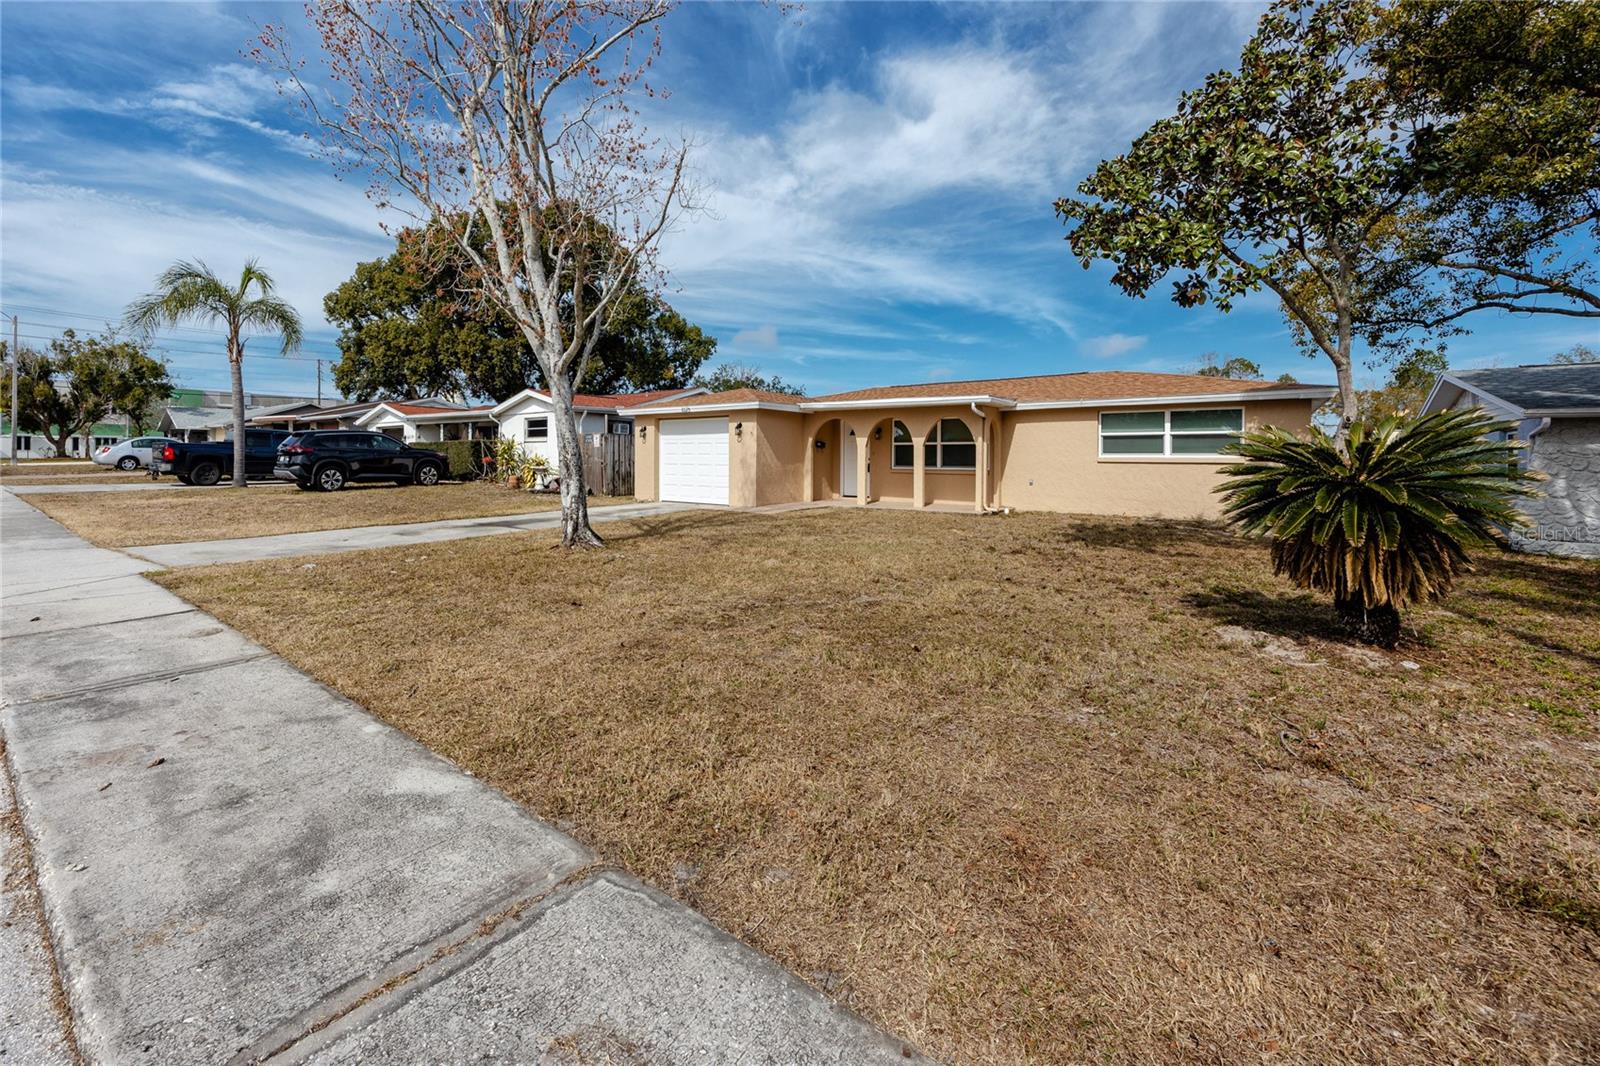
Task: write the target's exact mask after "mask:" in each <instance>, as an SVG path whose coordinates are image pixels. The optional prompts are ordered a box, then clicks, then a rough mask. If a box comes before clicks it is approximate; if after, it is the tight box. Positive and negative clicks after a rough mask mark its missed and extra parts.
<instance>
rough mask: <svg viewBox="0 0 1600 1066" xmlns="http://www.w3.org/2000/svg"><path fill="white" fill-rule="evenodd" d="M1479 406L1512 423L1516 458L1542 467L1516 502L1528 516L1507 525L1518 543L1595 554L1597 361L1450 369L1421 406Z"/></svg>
mask: <svg viewBox="0 0 1600 1066" xmlns="http://www.w3.org/2000/svg"><path fill="white" fill-rule="evenodd" d="M1468 407H1481V408H1483V409H1484V410H1485V411H1487V412H1488V413H1489V414H1491V415H1493V416H1494V417H1495V418H1499V419H1504V420H1508V421H1512V422H1515V423H1517V427H1516V429H1515V430H1514V431H1512V432H1511V433H1509V434H1507V436H1509V437H1513V438H1515V439H1517V440H1521V441H1524V442H1526V444H1527V447H1525V448H1524V449H1523V450H1522V452H1521V455H1520V460H1519V461H1520V462H1521V463H1522V464H1523V465H1524V466H1525V467H1526V468H1527V469H1529V470H1536V471H1538V472H1540V473H1542V474H1544V475H1545V480H1544V481H1543V482H1541V483H1540V484H1539V486H1538V488H1539V491H1540V493H1541V495H1540V496H1538V497H1537V498H1535V499H1531V500H1526V501H1524V502H1523V503H1522V504H1521V509H1522V511H1523V513H1524V514H1526V515H1527V516H1528V519H1529V521H1530V522H1531V523H1532V525H1531V527H1530V528H1528V529H1525V530H1520V531H1517V530H1513V531H1511V533H1510V540H1511V542H1512V544H1513V545H1515V546H1516V547H1517V548H1519V549H1521V550H1523V551H1529V552H1537V553H1539V554H1542V555H1563V556H1569V557H1577V558H1586V559H1600V363H1541V364H1535V365H1529V366H1510V367H1485V368H1483V369H1481V370H1452V371H1450V372H1449V373H1448V374H1442V375H1440V377H1439V380H1438V381H1436V382H1435V383H1434V386H1433V390H1432V391H1431V392H1430V393H1429V394H1428V399H1427V402H1426V403H1425V404H1424V405H1423V410H1424V412H1428V413H1431V412H1434V411H1445V410H1450V409H1452V408H1468Z"/></svg>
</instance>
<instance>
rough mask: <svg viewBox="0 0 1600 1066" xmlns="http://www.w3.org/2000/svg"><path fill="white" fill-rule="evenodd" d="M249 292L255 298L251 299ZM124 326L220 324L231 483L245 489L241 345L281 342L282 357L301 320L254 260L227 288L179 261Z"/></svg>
mask: <svg viewBox="0 0 1600 1066" xmlns="http://www.w3.org/2000/svg"><path fill="white" fill-rule="evenodd" d="M252 289H253V290H254V294H253V295H252ZM127 320H128V325H129V326H131V327H132V328H134V329H136V330H138V331H140V332H141V333H144V334H147V335H148V334H149V333H151V332H153V331H154V330H156V329H157V328H159V327H161V326H169V325H176V324H177V323H179V322H191V321H192V322H215V323H219V324H220V325H221V326H222V327H223V329H224V330H225V331H226V332H227V336H228V369H229V371H230V373H231V376H232V384H233V483H234V485H235V486H238V487H240V488H243V487H244V483H245V480H244V475H245V461H244V451H245V449H244V434H245V429H244V345H245V336H244V335H245V334H246V333H247V332H254V333H266V334H271V335H274V336H277V337H279V338H280V339H281V340H282V341H283V348H282V353H283V354H284V355H288V354H289V353H290V352H292V351H294V350H295V349H296V348H298V347H300V341H301V339H302V338H303V335H304V334H303V331H302V330H301V327H300V316H299V315H298V314H296V313H295V310H294V308H293V307H291V306H290V305H289V304H288V303H287V302H285V301H283V300H281V299H279V298H278V297H277V296H274V295H273V282H272V278H271V276H270V275H268V274H267V272H266V271H264V270H262V269H261V268H260V267H259V266H257V265H256V261H255V260H254V259H251V260H249V261H248V262H246V263H245V265H244V270H243V271H241V272H240V275H239V283H238V284H237V285H229V284H228V283H226V282H224V281H223V280H222V279H221V278H219V277H217V276H216V275H215V274H213V273H212V272H211V268H210V267H208V266H206V265H205V263H203V262H201V261H199V260H195V261H194V262H192V263H190V262H183V261H180V262H177V263H174V264H172V266H170V267H168V268H167V269H166V270H164V271H162V273H161V276H160V277H159V278H157V279H156V289H155V291H154V292H152V293H149V294H147V295H145V296H141V297H140V298H139V299H137V300H135V301H134V302H133V303H131V304H129V305H128V311H127Z"/></svg>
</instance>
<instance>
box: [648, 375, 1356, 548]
mask: <svg viewBox="0 0 1600 1066" xmlns="http://www.w3.org/2000/svg"><path fill="white" fill-rule="evenodd" d="M1335 392H1336V390H1335V389H1334V388H1333V387H1332V386H1324V385H1298V384H1279V383H1276V382H1268V381H1237V380H1231V379H1227V378H1217V377H1206V376H1202V375H1190V374H1152V373H1138V372H1131V371H1090V372H1083V373H1074V374H1047V375H1041V376H1037V377H1016V378H1000V379H992V380H982V381H951V382H936V383H931V384H917V385H893V386H887V387H883V388H872V389H860V390H857V391H854V392H842V393H836V394H834V395H830V396H816V397H806V396H791V395H784V394H781V393H770V392H757V391H753V390H749V389H740V390H735V391H732V392H721V393H709V394H707V393H702V394H697V395H692V396H683V397H675V398H668V399H665V400H653V401H650V402H647V403H644V404H641V405H638V406H635V407H634V408H633V409H632V410H631V411H630V412H629V413H630V416H631V417H632V419H633V421H634V424H635V427H636V428H635V442H634V443H635V454H634V464H635V472H634V494H635V495H636V496H637V497H638V498H640V499H646V500H651V499H660V500H679V501H685V502H692V503H712V504H728V505H732V506H762V505H768V504H781V503H797V502H807V501H815V500H830V499H854V500H855V501H856V502H857V503H860V504H867V503H869V502H872V501H880V500H881V501H895V502H897V503H900V504H902V505H905V506H910V507H925V506H927V505H930V504H958V505H963V506H967V507H972V508H974V509H977V510H985V509H990V508H1005V507H1015V508H1019V509H1026V510H1041V511H1065V512H1080V513H1089V514H1130V515H1150V516H1166V517H1194V516H1205V517H1216V516H1217V515H1218V514H1219V513H1220V510H1219V507H1218V501H1217V498H1216V496H1215V495H1214V494H1213V492H1212V490H1213V489H1214V488H1215V487H1216V486H1217V484H1218V483H1219V481H1220V479H1221V475H1220V474H1219V473H1218V468H1219V467H1220V466H1222V465H1223V464H1225V463H1227V462H1230V461H1232V460H1230V459H1229V458H1227V457H1225V456H1221V455H1219V449H1220V448H1221V447H1222V446H1223V445H1225V444H1227V443H1228V442H1229V441H1231V440H1233V439H1234V438H1235V436H1236V435H1237V434H1239V433H1240V432H1242V431H1243V430H1245V429H1250V428H1255V427H1259V426H1265V425H1275V426H1281V427H1284V428H1286V429H1291V430H1306V431H1310V429H1311V416H1312V413H1313V412H1314V411H1315V410H1316V408H1317V407H1318V406H1320V405H1321V404H1322V403H1324V402H1325V401H1327V400H1328V399H1329V398H1330V397H1332V396H1333V395H1334V394H1335Z"/></svg>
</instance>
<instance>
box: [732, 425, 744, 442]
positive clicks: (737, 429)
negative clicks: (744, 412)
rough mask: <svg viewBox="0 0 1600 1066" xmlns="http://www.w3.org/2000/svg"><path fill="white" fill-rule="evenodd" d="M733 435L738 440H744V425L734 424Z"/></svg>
mask: <svg viewBox="0 0 1600 1066" xmlns="http://www.w3.org/2000/svg"><path fill="white" fill-rule="evenodd" d="M733 435H734V437H736V438H743V437H744V423H743V422H735V423H734V424H733Z"/></svg>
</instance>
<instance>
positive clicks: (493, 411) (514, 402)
mask: <svg viewBox="0 0 1600 1066" xmlns="http://www.w3.org/2000/svg"><path fill="white" fill-rule="evenodd" d="M529 400H542V401H543V402H544V403H545V404H546V405H547V406H548V405H549V403H550V397H549V396H548V395H546V394H545V393H542V392H536V391H534V390H533V389H523V390H522V391H521V392H519V393H517V394H516V395H515V396H508V397H506V398H505V399H504V400H501V401H500V402H499V403H497V404H495V405H494V406H493V407H492V408H490V409H489V414H490V415H492V416H493V417H494V419H495V421H497V422H498V421H499V420H500V416H501V415H503V414H505V413H507V412H509V411H510V410H512V409H513V408H515V407H518V406H520V405H522V404H524V403H527V402H528V401H529Z"/></svg>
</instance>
